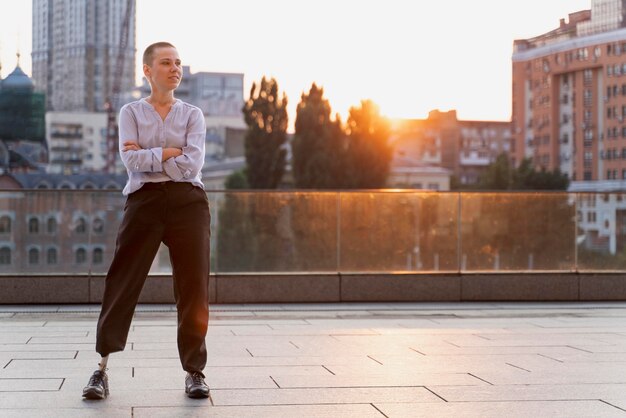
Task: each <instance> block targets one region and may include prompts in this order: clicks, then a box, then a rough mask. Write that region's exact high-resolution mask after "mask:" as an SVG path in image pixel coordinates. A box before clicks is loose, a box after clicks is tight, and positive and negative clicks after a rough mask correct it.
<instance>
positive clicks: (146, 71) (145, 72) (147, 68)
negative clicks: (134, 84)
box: [143, 64, 151, 80]
mask: <svg viewBox="0 0 626 418" xmlns="http://www.w3.org/2000/svg"><path fill="white" fill-rule="evenodd" d="M150 70H151V68H150V66H149V65H148V64H144V65H143V75H145V76H146V78H147V79H148V80H149V79H150Z"/></svg>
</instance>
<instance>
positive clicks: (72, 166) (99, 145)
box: [46, 112, 121, 174]
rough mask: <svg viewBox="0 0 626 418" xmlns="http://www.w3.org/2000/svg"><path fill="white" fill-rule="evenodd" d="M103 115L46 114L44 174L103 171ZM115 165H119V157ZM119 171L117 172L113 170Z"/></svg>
mask: <svg viewBox="0 0 626 418" xmlns="http://www.w3.org/2000/svg"><path fill="white" fill-rule="evenodd" d="M106 130H107V114H106V113H103V112H48V113H46V141H47V144H48V150H49V153H50V159H49V163H48V166H47V172H48V173H56V174H80V173H85V172H97V171H104V170H105V168H106V152H107V149H106V132H107V131H106ZM116 163H117V164H118V165H121V161H120V159H119V158H116ZM116 171H117V172H120V171H121V170H120V169H118V170H116Z"/></svg>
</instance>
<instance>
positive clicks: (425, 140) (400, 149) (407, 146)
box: [390, 110, 511, 188]
mask: <svg viewBox="0 0 626 418" xmlns="http://www.w3.org/2000/svg"><path fill="white" fill-rule="evenodd" d="M390 141H391V144H392V146H393V148H394V162H393V163H392V172H393V167H394V166H396V167H405V168H406V167H409V166H411V165H412V166H414V167H416V168H419V167H423V168H425V167H433V168H434V167H438V168H440V169H444V170H446V171H447V173H448V175H454V176H455V177H456V178H457V180H458V182H459V183H460V184H463V185H472V184H476V183H478V181H479V179H480V176H481V175H482V173H483V172H484V171H485V170H486V168H487V166H489V164H491V163H492V162H494V161H495V159H496V158H497V156H498V155H499V154H502V153H506V154H508V153H509V152H510V149H511V124H510V123H509V122H498V121H462V120H458V119H457V116H456V111H454V110H451V111H448V112H440V111H438V110H433V111H431V112H430V113H429V115H428V118H427V119H410V120H401V121H397V122H395V123H394V127H393V134H392V137H391V140H390ZM407 161H413V163H412V164H409V163H408V162H407ZM431 171H432V169H431ZM416 186H417V185H413V186H411V185H408V187H415V188H429V187H425V186H424V185H423V184H422V187H416Z"/></svg>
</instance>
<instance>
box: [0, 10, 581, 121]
mask: <svg viewBox="0 0 626 418" xmlns="http://www.w3.org/2000/svg"><path fill="white" fill-rule="evenodd" d="M589 8H591V0H473V1H468V0H428V1H426V0H314V1H313V0H309V1H294V0H262V1H259V0H222V1H215V0H175V1H171V0H137V43H136V47H137V57H138V58H137V70H136V73H137V83H138V84H140V81H141V75H142V72H141V65H140V61H141V59H140V58H141V54H142V53H143V50H144V49H145V47H146V46H148V45H149V44H150V43H153V42H157V41H163V40H165V41H169V42H171V43H173V44H174V45H176V46H177V48H178V51H179V54H180V56H181V59H182V61H183V64H184V65H189V66H190V67H191V72H192V73H194V72H200V71H210V72H211V71H216V72H236V73H243V74H244V98H248V96H249V91H250V86H251V84H252V83H253V82H255V81H256V82H258V81H260V79H261V77H263V76H267V77H274V78H275V79H276V80H277V82H278V86H279V89H280V91H281V92H285V93H286V94H287V97H288V100H289V106H288V110H289V117H290V119H291V123H293V120H294V119H295V108H296V105H297V103H298V102H299V101H300V97H301V95H302V93H303V92H308V90H309V88H310V87H311V84H312V83H313V82H315V83H317V85H318V86H322V87H323V88H324V93H325V97H326V98H327V99H328V100H329V102H330V105H331V107H332V109H333V113H339V114H340V115H341V118H342V119H343V120H344V121H345V120H346V118H347V115H348V110H349V109H350V107H352V106H358V105H359V104H360V102H361V100H364V99H370V100H373V101H374V102H375V103H377V104H378V106H379V107H380V112H381V113H382V114H383V115H385V116H388V117H391V118H426V117H427V116H428V112H429V111H430V110H433V109H439V110H441V111H448V110H456V111H457V117H458V118H459V119H461V120H499V121H508V120H510V117H511V56H512V53H513V41H514V40H515V39H525V38H530V37H534V36H537V35H540V34H542V33H545V32H547V31H550V30H552V29H555V28H556V27H558V25H559V19H561V18H565V19H567V16H568V14H569V13H572V12H576V11H579V10H583V9H589ZM0 10H1V12H0V63H1V64H2V70H1V71H0V75H1V76H2V77H6V76H7V75H8V74H9V73H10V72H11V71H12V70H13V69H14V68H15V65H16V55H15V54H16V51H17V50H19V51H20V53H21V59H20V65H21V67H22V69H23V70H24V71H25V72H26V73H27V74H29V75H30V74H31V58H30V53H31V44H32V38H31V30H32V1H31V0H0Z"/></svg>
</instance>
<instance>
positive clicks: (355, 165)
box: [346, 100, 393, 189]
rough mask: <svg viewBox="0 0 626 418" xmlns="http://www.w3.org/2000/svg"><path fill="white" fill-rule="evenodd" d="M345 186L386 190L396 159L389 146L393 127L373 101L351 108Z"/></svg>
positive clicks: (363, 102)
mask: <svg viewBox="0 0 626 418" xmlns="http://www.w3.org/2000/svg"><path fill="white" fill-rule="evenodd" d="M347 130H348V132H347V133H348V149H347V156H346V157H347V158H346V172H347V175H346V187H347V188H352V189H372V188H382V187H385V184H386V182H387V176H388V175H389V169H390V165H391V159H392V157H393V150H392V147H391V146H390V145H389V143H388V141H389V135H390V133H391V126H390V123H389V121H388V120H387V119H386V118H384V117H382V116H381V115H380V113H379V110H378V106H376V104H375V103H374V102H372V101H371V100H362V101H361V106H360V107H352V108H351V109H350V116H349V117H348V127H347Z"/></svg>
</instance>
